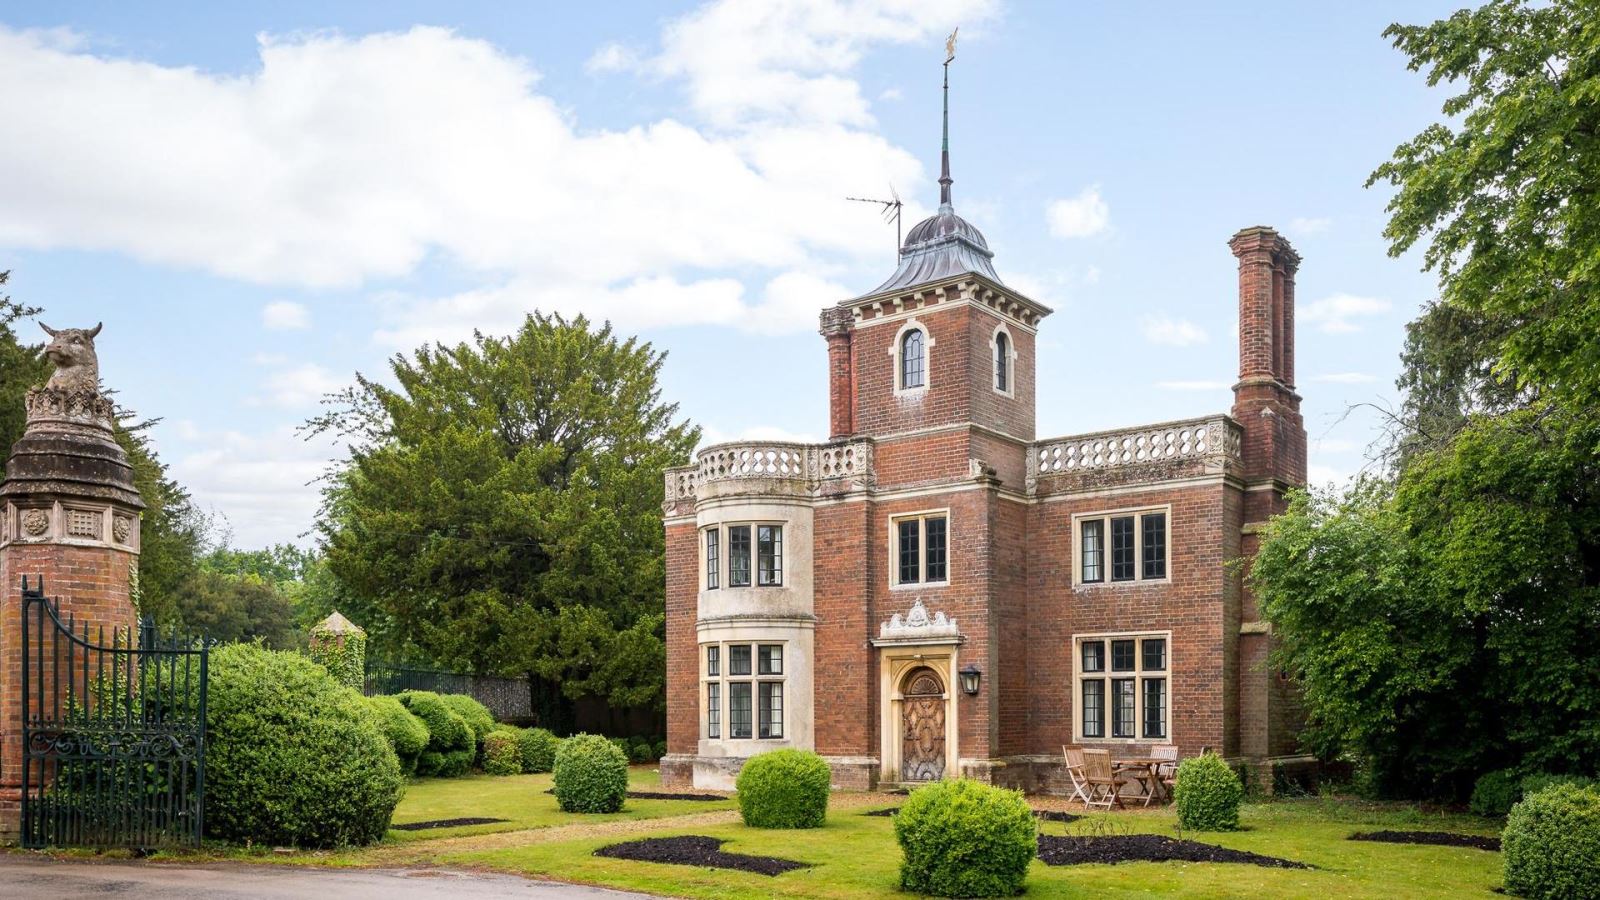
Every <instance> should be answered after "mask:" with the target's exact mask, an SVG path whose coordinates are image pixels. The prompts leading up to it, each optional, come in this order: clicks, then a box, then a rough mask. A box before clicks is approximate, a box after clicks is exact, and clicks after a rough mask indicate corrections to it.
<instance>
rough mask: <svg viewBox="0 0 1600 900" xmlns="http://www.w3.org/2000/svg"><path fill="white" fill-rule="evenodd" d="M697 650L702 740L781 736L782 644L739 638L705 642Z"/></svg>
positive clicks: (782, 715) (784, 679) (783, 679)
mask: <svg viewBox="0 0 1600 900" xmlns="http://www.w3.org/2000/svg"><path fill="white" fill-rule="evenodd" d="M703 650H704V657H705V668H704V673H705V674H704V682H705V690H704V692H703V693H702V697H703V698H704V700H705V736H706V738H707V739H710V740H720V739H723V738H726V739H729V740H781V739H782V738H783V736H784V708H785V704H784V694H785V687H786V682H787V678H786V676H785V673H784V656H785V645H784V644H782V643H760V642H755V643H744V642H742V641H741V642H729V643H715V644H706V645H704V647H703ZM724 723H726V726H725V727H724Z"/></svg>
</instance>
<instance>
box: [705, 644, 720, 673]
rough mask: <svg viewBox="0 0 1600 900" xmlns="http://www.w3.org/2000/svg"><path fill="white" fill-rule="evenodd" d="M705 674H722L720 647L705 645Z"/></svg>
mask: <svg viewBox="0 0 1600 900" xmlns="http://www.w3.org/2000/svg"><path fill="white" fill-rule="evenodd" d="M706 674H707V675H721V674H722V648H721V647H707V648H706Z"/></svg>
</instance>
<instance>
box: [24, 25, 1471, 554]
mask: <svg viewBox="0 0 1600 900" xmlns="http://www.w3.org/2000/svg"><path fill="white" fill-rule="evenodd" d="M1453 8H1454V4H1448V3H1439V2H1422V0H1417V2H1406V3H1397V2H1386V3H1377V2H1350V3H1342V4H1294V5H1290V6H1286V7H1281V8H1276V9H1274V10H1273V11H1271V12H1270V13H1269V12H1267V11H1265V10H1263V8H1262V7H1261V6H1260V5H1259V4H1253V3H1252V4H1246V3H1234V2H1218V3H1208V4H1188V3H1176V2H1173V3H1127V4H1079V3H1073V4H1067V3H1023V2H1009V3H1002V2H996V0H923V2H917V3H910V2H905V0H858V2H832V0H789V2H783V3H773V2H752V0H710V2H706V3H700V4H692V3H685V4H671V5H668V4H660V3H633V4H624V3H609V4H546V5H543V6H541V7H539V8H533V7H531V6H521V7H519V6H517V5H514V4H471V3H451V4H407V3H382V4H379V3H373V4H339V5H336V6H335V5H329V4H296V3H274V4H271V5H266V4H260V5H245V4H209V5H198V4H193V5H191V4H182V5H180V4H155V5H141V6H140V7H139V8H137V9H135V8H134V7H133V6H132V5H129V4H116V3H99V4H74V5H71V6H70V7H69V6H64V5H46V4H39V5H37V6H32V7H29V6H22V5H18V4H0V109H4V110H5V111H6V113H5V115H6V125H7V132H8V135H9V136H8V138H7V139H6V140H5V141H3V142H0V184H4V185H5V194H4V197H5V199H4V201H3V202H0V269H10V270H12V280H11V285H10V293H11V294H12V296H13V297H14V298H15V299H17V300H21V301H25V302H28V303H31V304H35V305H40V306H44V307H46V309H47V310H48V314H47V316H46V317H45V320H46V321H48V322H50V324H52V325H55V326H58V327H59V326H71V325H80V324H92V323H93V322H95V321H99V320H104V321H105V323H106V328H105V332H104V335H103V337H102V338H101V341H100V343H101V357H102V368H103V372H104V375H105V377H106V379H107V380H108V382H109V383H110V384H111V385H112V386H114V387H116V388H118V389H119V390H120V392H121V396H122V399H123V400H124V402H125V403H127V404H128V405H129V406H131V407H133V408H134V409H137V410H138V411H139V412H140V413H141V414H144V415H147V416H160V417H162V418H163V422H162V423H161V424H160V425H159V426H158V427H157V431H156V437H157V442H158V446H159V450H160V452H161V454H162V456H163V458H165V459H166V460H167V461H169V462H170V463H171V464H172V466H173V470H174V473H175V475H176V476H177V477H178V478H179V479H180V480H181V481H183V482H184V483H185V484H186V485H188V486H189V487H190V488H191V490H192V491H193V492H194V493H195V495H196V496H197V498H198V499H199V500H200V502H201V503H202V504H204V505H205V506H207V507H208V508H211V509H214V510H215V511H217V512H220V513H221V514H222V515H223V516H224V517H225V518H226V520H227V522H228V523H229V525H230V527H231V529H232V536H233V540H234V542H235V543H236V544H238V545H241V546H254V545H259V544H263V543H267V542H273V541H279V540H297V539H299V540H303V539H302V538H299V537H298V536H300V535H302V534H303V533H304V532H305V531H306V530H307V529H308V528H309V527H310V525H311V522H312V517H313V515H314V512H315V508H316V493H315V488H314V487H312V486H309V485H308V482H309V481H310V480H311V479H312V478H314V477H315V475H316V474H317V473H318V472H319V471H320V470H321V468H322V467H323V465H324V464H325V463H326V461H327V460H328V459H329V458H330V457H331V456H333V455H335V454H336V453H337V449H336V448H333V447H329V446H326V445H308V444H305V443H304V442H302V441H299V440H298V439H296V438H295V437H294V433H293V432H294V428H295V426H296V425H297V424H298V423H300V422H302V421H303V420H304V419H305V418H306V417H307V416H308V415H311V414H313V413H314V412H315V411H316V409H317V399H318V397H319V395H320V394H321V393H322V392H324V391H326V390H330V389H333V388H337V387H338V386H340V385H342V384H346V383H348V382H349V381H350V379H351V377H352V375H353V373H354V372H356V371H362V372H367V373H375V372H381V371H382V370H383V367H384V361H385V359H386V358H387V357H388V356H389V355H391V354H393V353H395V352H398V351H405V350H410V349H412V348H414V347H416V346H417V345H418V344H420V343H422V342H425V341H433V340H444V341H451V342H453V341H456V340H459V339H462V338H463V337H466V336H468V335H470V333H471V332H472V330H473V329H474V328H479V329H482V330H484V331H486V332H489V333H500V332H504V331H506V330H507V329H509V328H511V327H514V325H515V324H516V322H517V321H519V320H520V317H521V315H522V313H523V312H525V311H528V310H531V309H534V308H542V309H553V310H559V311H563V312H568V313H571V312H576V311H585V312H588V313H589V314H590V315H591V316H592V317H599V318H609V319H611V320H613V321H614V322H615V323H616V325H617V327H618V329H619V330H622V331H624V332H627V333H638V334H640V335H642V336H644V337H645V338H646V339H648V340H650V341H652V342H653V343H654V344H655V345H656V346H657V347H660V348H663V349H665V350H667V351H669V353H670V357H669V360H668V363H667V366H666V370H665V374H664V379H665V383H664V392H665V395H666V396H667V397H668V398H669V399H671V400H674V401H676V402H678V403H680V404H681V405H682V409H683V412H684V413H685V414H686V415H688V416H689V417H690V418H692V419H693V420H694V421H696V422H698V423H700V424H701V425H703V426H705V428H706V430H707V434H708V440H720V439H729V438H733V437H739V436H762V437H793V438H797V439H817V438H820V437H823V436H825V431H826V418H827V410H826V392H825V386H824V360H825V353H824V346H823V343H822V340H821V338H819V337H818V336H817V334H816V312H817V310H819V309H820V308H821V307H822V306H823V305H825V304H831V303H833V302H836V301H837V300H839V299H843V298H845V297H848V296H853V295H855V294H859V293H861V292H862V291H865V290H867V289H870V288H871V287H872V286H873V285H875V284H877V283H878V282H879V281H881V280H882V278H883V277H884V276H885V275H886V274H887V273H888V272H889V271H890V270H891V268H892V265H893V243H894V239H893V234H892V229H891V228H890V227H889V226H885V225H883V224H882V223H881V222H880V221H879V220H878V219H877V218H876V216H875V214H874V212H873V210H872V209H870V208H869V207H866V206H862V205H858V204H852V203H848V202H846V201H844V200H843V199H842V198H843V197H844V196H845V195H847V194H853V195H858V196H861V195H864V196H876V195H879V194H883V193H885V192H886V191H887V190H888V185H889V184H891V183H892V184H893V185H894V186H895V188H896V189H898V190H899V192H900V193H901V195H902V196H904V197H905V198H906V199H907V201H908V209H907V223H906V224H907V227H909V226H910V224H911V223H912V222H913V221H915V219H916V218H918V217H920V216H921V215H924V214H926V213H927V212H928V211H930V208H931V206H933V205H935V203H936V194H937V185H935V184H934V182H933V180H934V179H935V178H937V164H938V159H937V154H938V137H939V89H938V88H939V75H940V69H939V63H940V61H941V60H942V55H941V51H942V49H943V46H942V45H943V39H944V36H945V35H946V34H947V33H948V32H949V30H950V28H951V27H953V26H954V25H958V24H959V25H960V26H961V43H960V49H959V55H958V59H957V61H956V63H955V64H954V66H953V67H952V82H953V92H952V99H951V109H952V155H953V159H954V175H955V188H954V190H955V204H956V208H957V210H958V211H959V212H961V213H962V214H963V215H964V216H965V217H966V218H968V219H969V220H971V221H973V222H974V223H975V224H977V225H978V226H979V227H980V228H981V229H982V230H983V231H984V233H985V234H986V235H987V237H988V239H989V243H990V246H991V247H992V248H993V249H994V250H995V251H996V258H995V263H996V267H997V269H998V270H999V272H1000V275H1001V277H1002V278H1003V279H1005V280H1006V281H1007V283H1009V284H1011V285H1013V286H1015V287H1017V288H1019V289H1021V290H1023V291H1025V292H1027V293H1029V294H1031V295H1032V296H1034V297H1035V298H1036V299H1039V300H1041V301H1043V302H1045V303H1048V304H1050V305H1052V306H1054V307H1055V309H1056V313H1055V315H1053V316H1051V317H1050V318H1049V319H1047V320H1045V322H1044V324H1043V327H1042V330H1041V343H1040V360H1039V378H1038V383H1039V392H1038V409H1039V433H1040V435H1041V436H1053V435H1063V434H1072V433H1077V432H1083V431H1090V430H1095V429H1100V428H1109V427H1118V426H1125V425H1127V426H1131V425H1137V424H1140V423H1143V422H1154V421H1161V420H1167V419H1173V418H1180V417H1185V416H1190V415H1200V414H1204V413H1209V412H1214V411H1223V410H1226V409H1227V408H1228V406H1229V405H1230V403H1231V392H1230V391H1229V390H1228V387H1229V385H1231V383H1232V380H1233V375H1234V373H1235V371H1236V344H1235V332H1234V328H1235V326H1234V319H1235V316H1236V289H1235V277H1236V274H1235V273H1236V270H1235V266H1234V261H1233V259H1232V257H1231V256H1230V255H1229V253H1228V250H1227V247H1226V240H1227V238H1228V237H1229V236H1230V235H1231V234H1232V233H1233V232H1234V231H1235V230H1237V229H1238V228H1240V227H1243V226H1247V225H1254V224H1267V225H1272V226H1275V227H1277V228H1278V229H1279V230H1280V231H1282V232H1284V233H1285V234H1286V235H1287V236H1288V237H1289V238H1290V240H1291V241H1293V242H1294V244H1295V246H1296V248H1297V249H1299V251H1300V253H1301V255H1302V256H1303V257H1304V259H1305V261H1304V263H1303V265H1302V268H1301V271H1300V278H1299V282H1298V301H1299V315H1300V320H1299V321H1300V325H1299V335H1298V340H1299V345H1298V357H1299V362H1298V366H1299V382H1300V387H1301V393H1302V394H1303V395H1304V397H1305V413H1306V422H1307V429H1308V431H1309V432H1310V437H1311V447H1312V451H1311V464H1312V474H1313V478H1314V479H1316V480H1319V481H1320V480H1329V479H1342V478H1345V477H1348V476H1349V475H1350V474H1351V473H1353V472H1355V471H1357V470H1359V469H1360V468H1361V466H1362V465H1363V463H1364V451H1365V449H1366V447H1367V445H1368V444H1369V443H1370V442H1371V441H1372V440H1373V439H1374V438H1375V437H1376V436H1377V432H1376V429H1377V427H1378V422H1377V421H1376V419H1375V417H1374V416H1373V415H1370V414H1367V413H1365V412H1363V411H1362V410H1361V409H1357V410H1356V411H1355V412H1354V413H1353V414H1350V415H1348V416H1347V415H1346V412H1347V410H1349V409H1350V408H1351V406H1352V405H1353V404H1359V403H1368V402H1378V403H1385V402H1388V403H1392V402H1393V401H1394V399H1395V397H1394V391H1393V387H1392V382H1393V380H1394V376H1395V374H1396V371H1397V369H1398V364H1397V353H1398V351H1399V348H1400V346H1401V342H1402V340H1403V333H1404V332H1403V326H1404V323H1405V322H1406V321H1408V320H1409V319H1410V318H1412V317H1413V316H1414V314H1415V312H1416V310H1417V308H1418V307H1419V305H1420V304H1421V303H1423V302H1424V301H1426V300H1427V299H1429V298H1430V297H1432V296H1433V293H1434V283H1433V279H1432V277H1431V276H1429V275H1426V274H1425V273H1422V272H1420V271H1419V267H1420V260H1419V258H1417V257H1416V256H1415V255H1412V256H1409V257H1405V258H1401V259H1390V258H1389V257H1388V256H1387V255H1386V252H1385V249H1386V245H1385V242H1384V241H1383V240H1382V237H1381V230H1382V227H1383V222H1384V215H1383V206H1384V203H1385V202H1386V201H1387V199H1388V192H1387V190H1385V189H1382V188H1376V189H1372V190H1364V189H1363V188H1362V183H1363V181H1364V180H1365V178H1366V175H1367V173H1368V172H1370V171H1371V169H1372V168H1373V167H1374V166H1376V165H1377V164H1379V163H1380V162H1382V161H1383V160H1384V159H1386V158H1387V157H1388V155H1389V154H1390V152H1391V151H1392V150H1393V149H1394V147H1395V146H1396V145H1397V144H1399V143H1400V142H1401V141H1403V140H1406V139H1408V138H1409V137H1410V136H1411V135H1412V134H1414V133H1415V132H1417V131H1418V130H1420V129H1421V128H1422V127H1424V126H1425V125H1426V124H1428V123H1429V122H1432V121H1435V120H1437V119H1438V117H1439V107H1440V104H1441V103H1442V102H1443V100H1444V98H1445V92H1444V91H1442V90H1429V89H1427V88H1426V87H1425V85H1424V84H1423V80H1422V78H1421V77H1420V76H1418V75H1416V74H1415V73H1410V72H1407V71H1406V69H1405V61H1404V59H1403V57H1401V56H1400V54H1399V53H1398V52H1397V51H1395V50H1393V49H1392V48H1391V47H1390V46H1389V45H1388V42H1386V41H1385V40H1383V39H1382V37H1381V36H1380V35H1381V32H1382V30H1383V28H1384V27H1385V26H1386V25H1387V24H1388V23H1389V22H1390V21H1392V20H1395V19H1400V20H1403V21H1410V22H1421V21H1426V20H1431V19H1434V18H1437V17H1440V16H1443V15H1446V14H1448V13H1449V12H1450V11H1451V10H1452V9H1453Z"/></svg>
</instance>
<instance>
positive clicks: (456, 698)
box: [439, 694, 497, 745]
mask: <svg viewBox="0 0 1600 900" xmlns="http://www.w3.org/2000/svg"><path fill="white" fill-rule="evenodd" d="M439 700H440V701H441V702H443V703H444V705H445V706H447V707H449V709H450V711H451V712H453V713H455V714H456V715H458V716H460V717H461V718H463V719H465V720H466V723H467V727H468V728H471V729H472V740H473V742H474V744H480V745H481V744H482V743H483V739H484V738H486V737H488V736H489V732H491V731H493V730H495V728H496V727H497V725H496V723H495V720H494V714H493V713H491V712H489V707H487V706H484V705H483V704H482V703H479V702H478V701H476V700H474V699H472V698H471V697H469V696H467V695H466V694H440V695H439Z"/></svg>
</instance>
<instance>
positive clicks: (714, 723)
mask: <svg viewBox="0 0 1600 900" xmlns="http://www.w3.org/2000/svg"><path fill="white" fill-rule="evenodd" d="M706 737H708V738H720V737H722V685H720V684H718V683H716V682H714V681H713V682H712V683H710V684H708V685H706Z"/></svg>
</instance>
